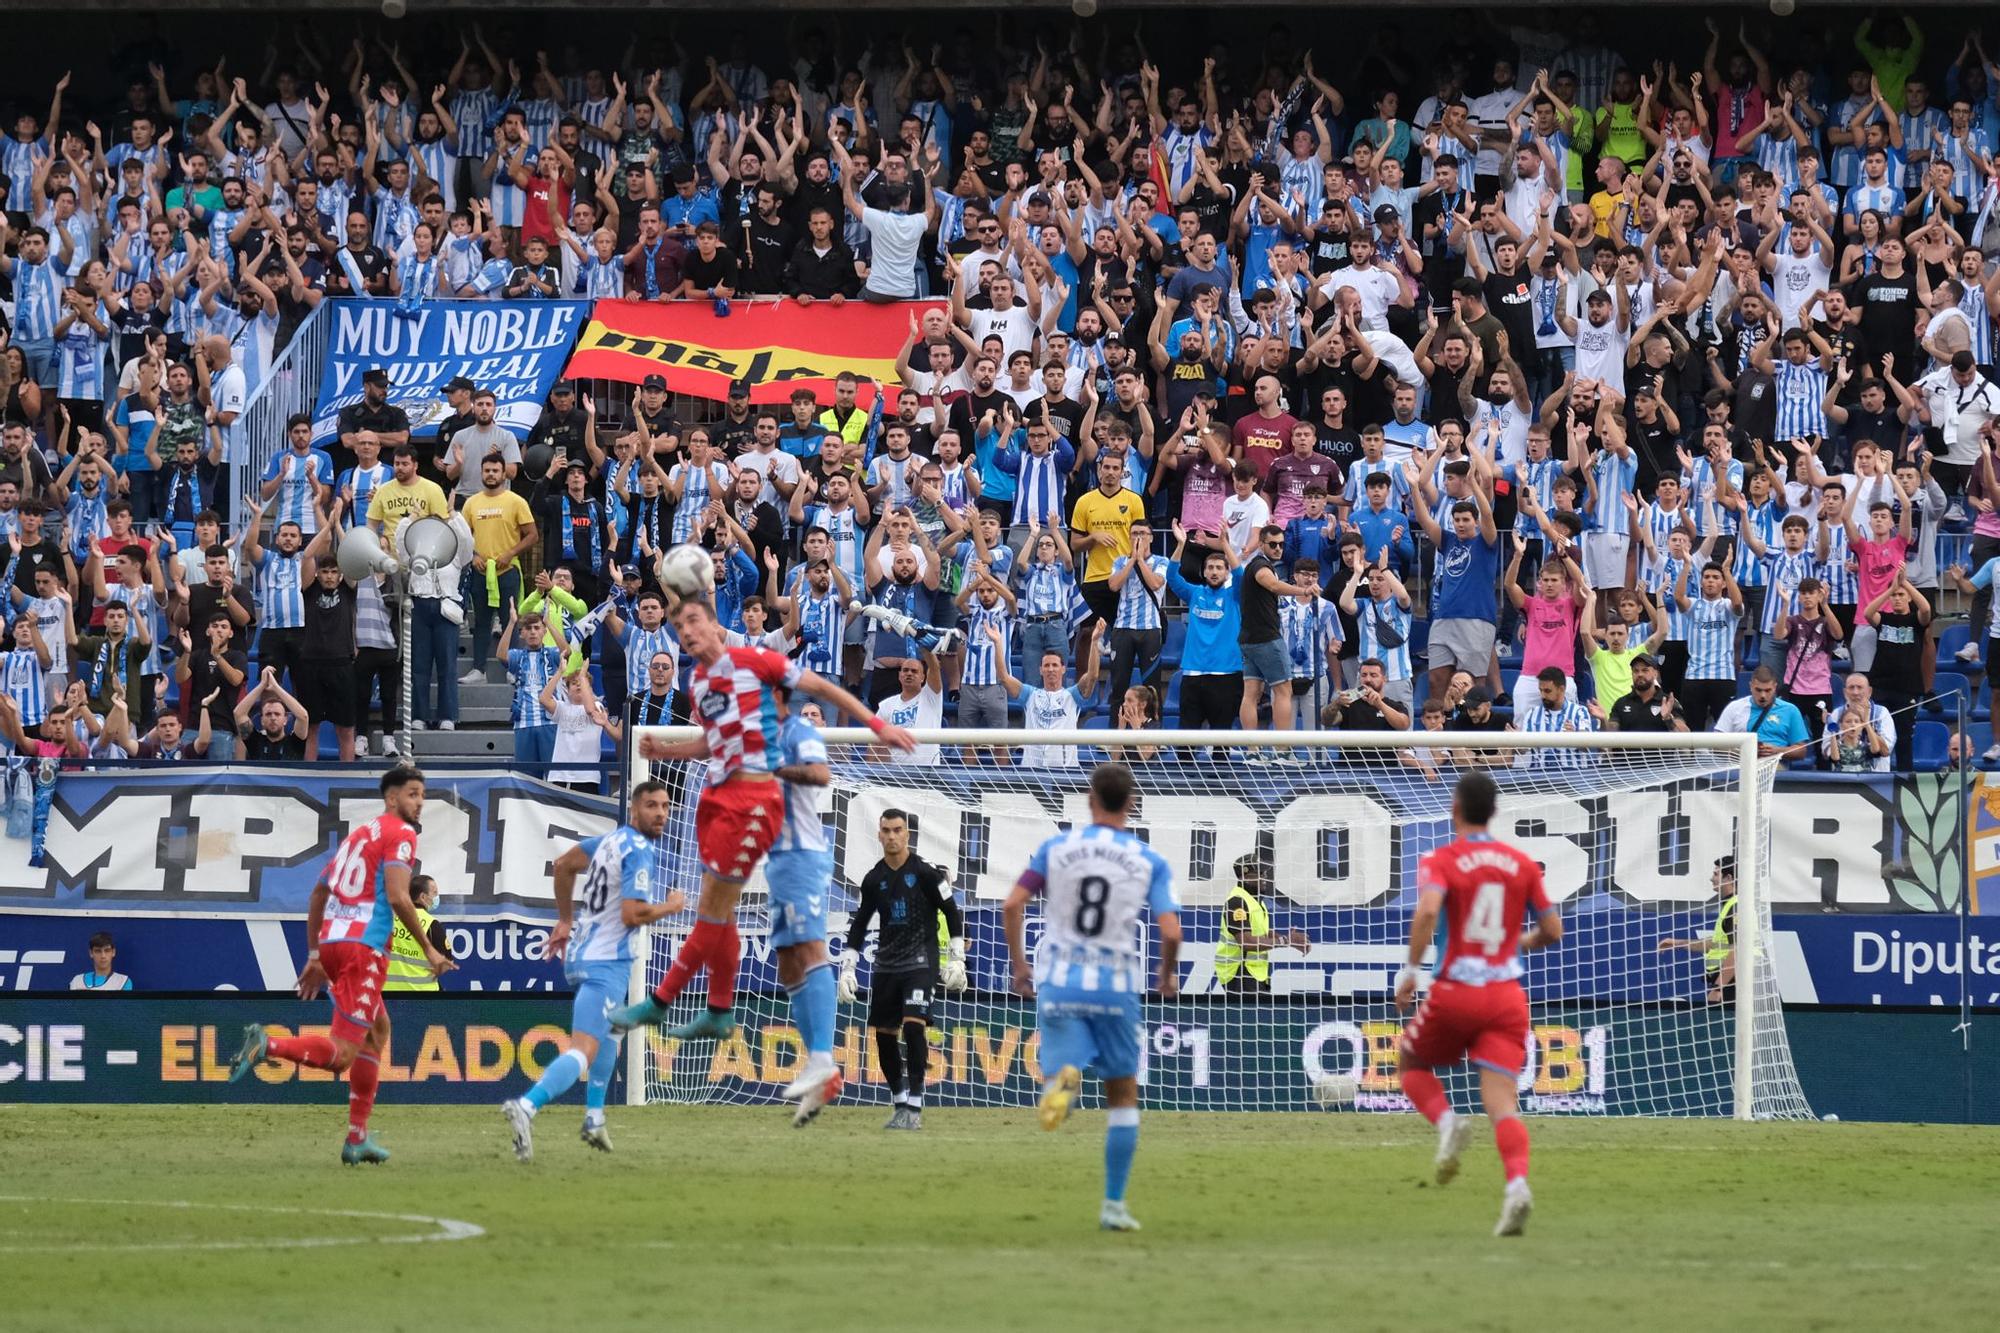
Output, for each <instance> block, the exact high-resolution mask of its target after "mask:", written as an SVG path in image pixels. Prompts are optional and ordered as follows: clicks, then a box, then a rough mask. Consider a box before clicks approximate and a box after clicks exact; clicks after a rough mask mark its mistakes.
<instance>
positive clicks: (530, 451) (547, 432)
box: [515, 380, 589, 578]
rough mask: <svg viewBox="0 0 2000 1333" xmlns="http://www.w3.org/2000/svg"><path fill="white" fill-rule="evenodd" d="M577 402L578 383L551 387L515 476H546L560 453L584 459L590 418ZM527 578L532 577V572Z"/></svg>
mask: <svg viewBox="0 0 2000 1333" xmlns="http://www.w3.org/2000/svg"><path fill="white" fill-rule="evenodd" d="M576 399H577V395H576V381H575V380H557V381H556V382H555V384H554V385H552V386H551V387H550V389H549V399H548V402H547V403H546V404H545V405H544V406H543V408H542V413H541V416H539V417H538V418H536V420H535V424H534V426H533V427H531V428H530V429H529V431H528V447H527V448H526V449H524V450H522V451H521V469H520V472H517V473H516V474H515V476H516V477H517V478H518V477H519V476H520V475H521V473H526V474H527V475H528V476H529V477H546V476H547V475H548V474H549V463H550V461H551V460H552V459H554V458H555V456H556V455H557V454H562V455H565V456H566V457H569V458H581V457H583V456H584V452H585V450H584V443H583V434H584V427H585V426H586V425H587V424H588V423H589V417H588V416H587V415H586V414H585V413H584V410H583V409H582V408H581V407H579V406H577V400H576ZM517 484H518V483H517ZM530 554H531V555H532V554H534V553H533V552H530ZM528 577H530V578H532V577H533V572H532V571H530V572H529V574H528Z"/></svg>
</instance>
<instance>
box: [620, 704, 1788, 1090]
mask: <svg viewBox="0 0 2000 1333" xmlns="http://www.w3.org/2000/svg"><path fill="white" fill-rule="evenodd" d="M820 734H821V736H822V737H824V738H825V740H826V742H827V743H828V744H829V745H852V746H863V745H879V744H880V743H881V742H880V741H879V740H878V739H877V738H876V736H875V734H874V733H873V732H872V731H870V730H869V729H868V728H866V727H828V728H823V729H822V730H821V732H820ZM910 734H911V736H912V737H914V738H915V740H916V741H917V743H918V744H920V745H941V746H952V747H957V748H964V747H978V748H1003V749H1017V748H1019V747H1022V746H1026V745H1037V746H1057V747H1061V746H1078V747H1092V748H1095V749H1100V750H1110V751H1113V752H1115V751H1117V750H1121V749H1126V748H1129V747H1135V746H1141V745H1157V746H1161V747H1163V748H1166V747H1173V748H1181V749H1187V748H1194V747H1206V748H1224V749H1232V750H1324V749H1340V750H1384V751H1400V750H1435V749H1465V748H1468V747H1473V748H1477V749H1480V750H1495V751H1528V750H1594V751H1609V750H1651V751H1706V752H1710V753H1716V754H1723V753H1728V752H1730V751H1734V754H1735V761H1736V770H1737V772H1736V797H1737V818H1736V850H1735V856H1736V898H1737V910H1736V913H1735V917H1734V923H1733V932H1734V933H1733V943H1734V945H1735V952H1736V980H1735V987H1736V994H1737V996H1738V997H1739V998H1738V1001H1737V1003H1736V1004H1735V1006H1734V1010H1735V1012H1734V1015H1733V1022H1734V1024H1735V1031H1734V1034H1733V1036H1734V1042H1735V1061H1736V1065H1735V1069H1734V1070H1733V1071H1732V1073H1731V1095H1732V1101H1733V1103H1734V1106H1733V1116H1734V1118H1735V1119H1737V1120H1750V1119H1753V1118H1754V1100H1753V1086H1752V1085H1753V1074H1754V1059H1755V1055H1756V1049H1755V1042H1756V1037H1755V1004H1754V1002H1753V1001H1754V997H1755V995H1756V994H1757V986H1758V984H1759V982H1761V981H1762V980H1763V979H1764V978H1763V975H1762V974H1763V972H1764V970H1765V969H1766V968H1768V967H1770V966H1771V962H1770V960H1769V959H1768V957H1767V956H1766V952H1765V949H1764V947H1763V940H1762V938H1761V935H1760V931H1761V929H1762V924H1763V922H1762V911H1763V896H1764V879H1765V860H1766V855H1767V853H1768V850H1769V849H1768V846H1758V845H1757V841H1756V840H1757V837H1758V831H1759V830H1760V829H1763V828H1764V827H1765V823H1764V818H1765V815H1766V814H1767V811H1766V809H1765V806H1764V797H1763V784H1762V782H1761V781H1760V774H1759V768H1760V766H1761V765H1762V764H1763V763H1764V762H1766V761H1765V760H1764V759H1763V757H1762V756H1761V755H1760V754H1759V752H1758V740H1757V736H1756V733H1754V732H1743V733H1740V734H1737V733H1726V734H1725V733H1716V732H1672V731H1669V732H1618V731H1605V732H1599V731H1583V732H1575V731H1555V732H1519V731H1496V732H1478V733H1476V734H1473V735H1476V739H1470V738H1469V734H1468V733H1466V732H1428V731H1184V730H1168V729H1152V730H1130V731H1125V730H1116V731H1114V730H1103V731H1092V730H1085V729H1083V728H1069V729H1063V730H1054V731H1027V730H1024V729H1022V728H1018V727H968V728H956V727H941V728H940V727H933V728H924V729H921V730H915V731H912V732H911V733H910ZM700 735H701V729H700V728H699V727H693V726H664V727H631V726H628V727H627V728H626V736H625V744H624V747H623V748H624V769H625V775H626V782H625V786H624V788H623V790H621V792H620V793H619V816H620V818H621V819H622V818H623V817H624V816H625V814H626V809H627V802H628V801H629V798H630V792H631V789H632V786H633V784H634V783H636V782H638V781H640V780H642V779H643V778H644V777H646V776H648V775H649V770H647V768H646V765H647V764H649V763H651V762H652V761H651V760H648V759H645V758H644V757H642V756H641V754H640V742H641V741H642V740H644V739H647V738H651V739H656V740H661V741H666V742H669V743H672V742H676V741H686V740H692V739H695V738H697V737H699V736H700ZM651 948H652V927H650V926H647V927H644V928H642V931H641V934H640V936H639V939H638V948H637V949H636V950H635V952H636V953H637V954H638V956H639V957H641V958H646V957H650V956H651ZM645 990H646V981H645V971H644V969H643V968H637V967H635V968H634V969H633V970H632V983H631V998H632V999H633V1000H634V1001H636V1000H638V999H640V998H641V997H642V996H643V995H644V994H645ZM645 1069H646V1046H645V1043H644V1042H639V1041H628V1042H627V1043H626V1047H625V1075H626V1099H627V1102H628V1103H629V1104H632V1105H639V1104H642V1103H643V1102H644V1100H645V1096H646V1086H645V1084H646V1079H645Z"/></svg>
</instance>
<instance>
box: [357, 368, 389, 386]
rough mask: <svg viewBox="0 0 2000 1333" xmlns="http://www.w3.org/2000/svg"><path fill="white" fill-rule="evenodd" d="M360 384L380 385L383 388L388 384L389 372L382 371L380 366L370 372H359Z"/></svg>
mask: <svg viewBox="0 0 2000 1333" xmlns="http://www.w3.org/2000/svg"><path fill="white" fill-rule="evenodd" d="M361 382H362V383H363V384H380V385H383V386H384V387H387V385H388V383H389V372H388V371H386V370H384V369H382V367H380V366H376V367H374V368H373V369H371V370H364V371H362V372H361Z"/></svg>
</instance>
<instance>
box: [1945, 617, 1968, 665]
mask: <svg viewBox="0 0 2000 1333" xmlns="http://www.w3.org/2000/svg"><path fill="white" fill-rule="evenodd" d="M1971 638H1972V626H1970V625H1967V624H1964V623H1963V622H1961V623H1959V624H1956V625H1946V626H1945V627H1944V629H1943V631H1941V632H1940V633H1939V634H1938V650H1937V655H1938V665H1940V666H1942V665H1944V664H1945V663H1946V662H1956V661H1957V660H1958V656H1957V655H1958V650H1959V649H1961V648H1963V647H1965V645H1966V643H1967V642H1968V641H1969V640H1970V639H1971ZM1960 665H1961V666H1963V665H1965V664H1963V663H1961V664H1960Z"/></svg>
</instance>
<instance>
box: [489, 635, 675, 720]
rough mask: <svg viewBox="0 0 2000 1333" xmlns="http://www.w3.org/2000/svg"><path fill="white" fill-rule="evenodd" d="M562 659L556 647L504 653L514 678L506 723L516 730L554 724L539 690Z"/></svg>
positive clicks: (515, 649)
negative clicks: (512, 703) (509, 722)
mask: <svg viewBox="0 0 2000 1333" xmlns="http://www.w3.org/2000/svg"><path fill="white" fill-rule="evenodd" d="M562 658H563V655H562V650H561V649H558V648H551V647H542V648H510V649H508V650H507V674H508V675H510V676H512V677H513V678H514V707H513V710H512V716H511V717H510V719H509V720H510V721H511V722H512V723H513V725H514V729H515V730H516V731H524V730H526V729H528V728H529V727H552V726H554V725H555V721H556V720H555V718H554V717H553V716H551V715H550V713H549V711H548V709H546V708H543V707H542V687H543V686H545V685H547V684H548V683H549V677H550V676H553V675H555V674H556V673H557V672H558V671H561V670H562ZM641 692H642V693H643V692H644V691H643V690H642V691H641Z"/></svg>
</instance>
